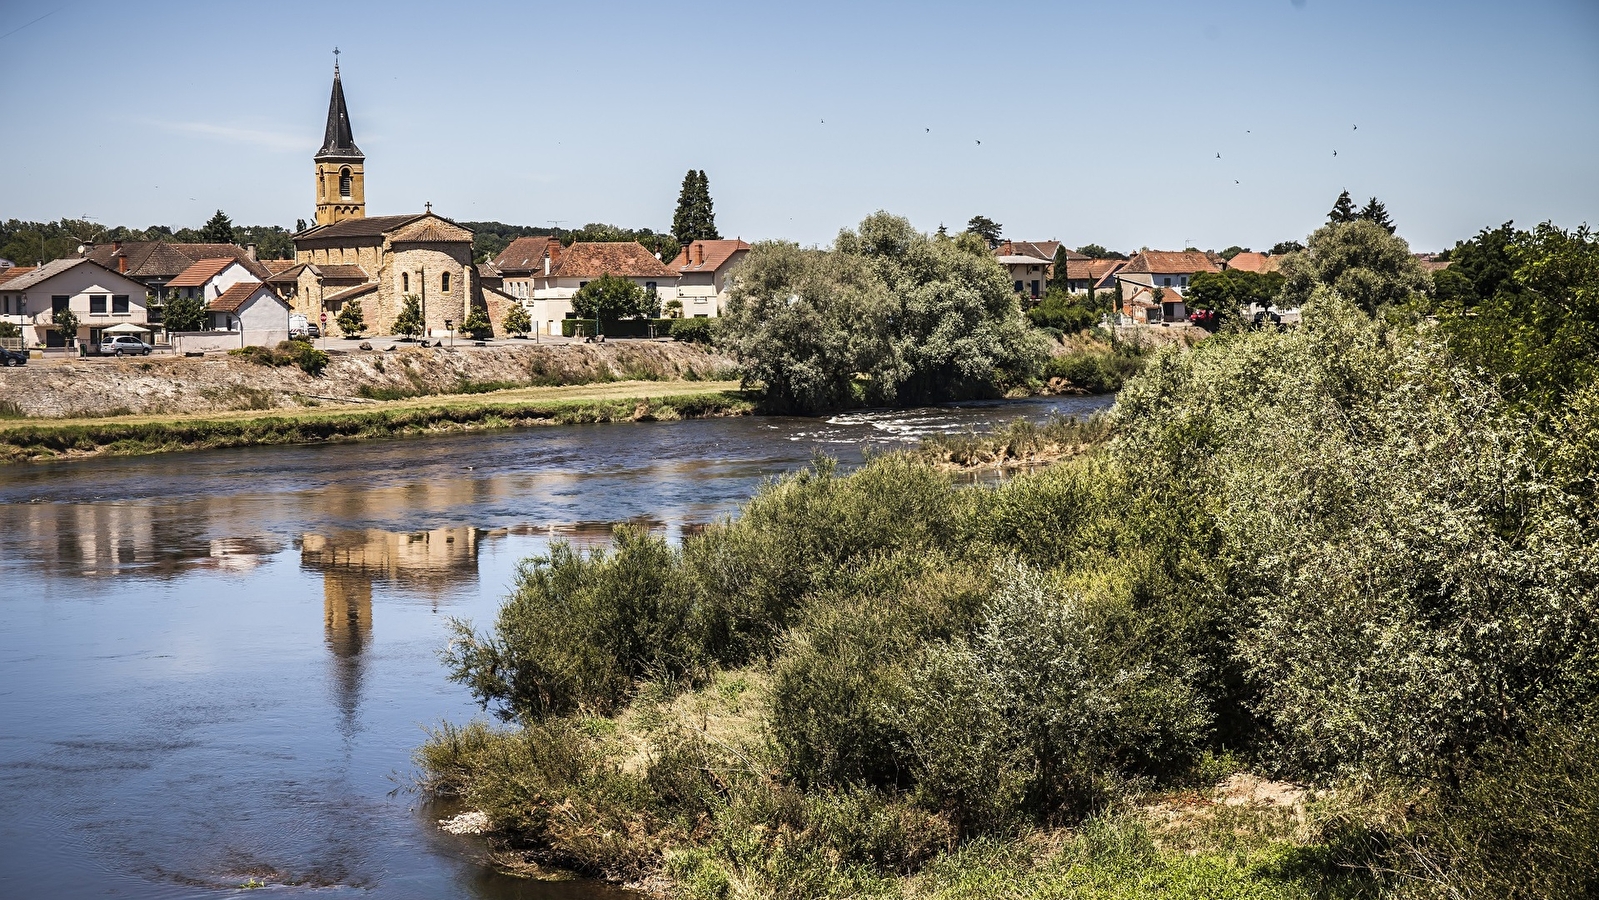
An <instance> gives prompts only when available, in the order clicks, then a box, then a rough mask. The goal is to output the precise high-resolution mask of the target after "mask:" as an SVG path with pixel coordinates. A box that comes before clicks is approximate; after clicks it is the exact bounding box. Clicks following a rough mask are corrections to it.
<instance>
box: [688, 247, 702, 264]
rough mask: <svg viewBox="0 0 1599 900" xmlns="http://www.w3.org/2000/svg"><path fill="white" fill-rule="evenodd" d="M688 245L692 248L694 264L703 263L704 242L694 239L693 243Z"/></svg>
mask: <svg viewBox="0 0 1599 900" xmlns="http://www.w3.org/2000/svg"><path fill="white" fill-rule="evenodd" d="M689 246H690V247H692V248H693V249H694V265H696V266H703V265H705V242H704V241H695V242H694V243H692V244H689Z"/></svg>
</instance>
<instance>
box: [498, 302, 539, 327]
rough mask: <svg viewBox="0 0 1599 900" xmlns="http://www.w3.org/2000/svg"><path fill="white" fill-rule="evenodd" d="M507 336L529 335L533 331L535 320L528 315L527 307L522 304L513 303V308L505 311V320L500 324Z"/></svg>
mask: <svg viewBox="0 0 1599 900" xmlns="http://www.w3.org/2000/svg"><path fill="white" fill-rule="evenodd" d="M500 327H501V328H504V329H505V332H506V334H527V333H528V332H529V331H532V330H533V319H532V317H530V316H529V315H528V313H527V307H525V306H523V305H522V304H520V303H512V304H511V308H510V309H507V310H506V311H505V320H504V321H502V322H501V323H500Z"/></svg>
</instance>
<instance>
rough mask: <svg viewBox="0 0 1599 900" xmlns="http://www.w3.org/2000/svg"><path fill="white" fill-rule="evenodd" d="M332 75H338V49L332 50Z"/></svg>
mask: <svg viewBox="0 0 1599 900" xmlns="http://www.w3.org/2000/svg"><path fill="white" fill-rule="evenodd" d="M333 74H335V75H337V74H339V48H337V47H334V48H333Z"/></svg>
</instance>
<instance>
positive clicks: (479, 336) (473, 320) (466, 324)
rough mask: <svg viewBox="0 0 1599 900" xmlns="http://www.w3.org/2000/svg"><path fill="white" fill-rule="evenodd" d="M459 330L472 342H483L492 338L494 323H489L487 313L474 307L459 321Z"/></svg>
mask: <svg viewBox="0 0 1599 900" xmlns="http://www.w3.org/2000/svg"><path fill="white" fill-rule="evenodd" d="M461 330H462V331H464V332H466V333H467V334H470V335H471V336H472V338H473V340H479V341H484V340H488V339H489V338H491V337H494V323H493V322H490V321H489V311H488V310H487V309H485V308H483V307H482V306H476V305H474V306H473V307H472V311H471V312H469V313H467V314H466V318H465V319H463V320H461Z"/></svg>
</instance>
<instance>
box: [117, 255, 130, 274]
mask: <svg viewBox="0 0 1599 900" xmlns="http://www.w3.org/2000/svg"><path fill="white" fill-rule="evenodd" d="M117 274H118V275H126V274H128V257H127V254H125V253H118V254H117Z"/></svg>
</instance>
